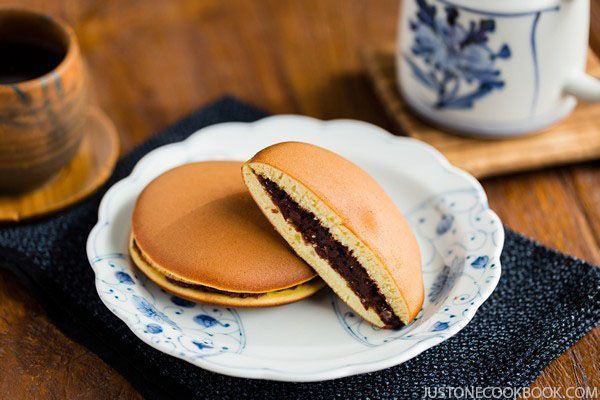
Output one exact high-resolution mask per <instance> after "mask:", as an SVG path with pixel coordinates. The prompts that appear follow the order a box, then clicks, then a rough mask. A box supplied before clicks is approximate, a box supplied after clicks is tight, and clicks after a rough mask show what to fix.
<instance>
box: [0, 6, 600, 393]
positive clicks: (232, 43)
mask: <svg viewBox="0 0 600 400" xmlns="http://www.w3.org/2000/svg"><path fill="white" fill-rule="evenodd" d="M580 1H583V0H580ZM592 3H594V4H593V7H592V21H593V22H592V25H594V26H593V28H592V35H591V42H592V46H593V48H594V49H595V50H596V51H598V50H600V1H596V0H593V1H592ZM5 4H11V5H15V4H17V5H23V4H25V5H27V6H29V7H31V8H34V9H38V10H44V11H46V12H49V13H50V14H53V15H58V16H61V17H62V18H64V19H66V20H67V21H68V22H70V23H71V24H72V25H73V27H74V28H75V30H76V32H77V34H78V36H79V39H80V42H81V47H82V50H83V54H84V56H85V57H86V59H87V62H88V64H89V69H90V74H91V77H92V79H93V81H94V83H95V87H96V92H97V97H98V101H99V103H100V105H101V107H102V108H103V109H104V110H105V111H106V113H107V114H108V115H109V116H110V117H111V118H112V119H113V120H114V122H115V124H116V126H117V128H118V130H119V133H120V136H121V140H122V146H123V150H124V151H127V150H128V149H131V148H132V147H133V146H135V145H136V144H137V143H140V142H141V141H143V140H144V138H145V137H147V136H148V135H150V134H152V133H153V132H156V131H157V130H159V129H160V128H162V127H165V126H167V125H168V124H170V123H171V122H173V121H175V120H177V119H178V118H179V117H181V116H184V115H185V114H187V113H189V112H190V111H192V110H193V109H195V108H197V107H199V106H201V105H203V104H205V103H207V102H209V101H210V100H213V99H215V98H217V97H219V96H220V95H222V94H224V93H229V94H233V95H235V96H238V97H240V98H241V99H244V100H247V101H249V102H251V103H253V104H256V105H258V106H260V107H264V108H265V109H267V110H269V111H270V112H272V113H299V114H306V115H310V116H313V117H317V118H324V119H331V118H355V119H361V120H365V121H369V122H372V123H374V124H377V125H380V126H382V127H384V128H386V129H388V130H392V131H394V130H395V128H394V126H393V125H392V123H391V121H389V120H388V119H387V118H386V116H385V113H384V111H383V109H382V107H381V106H380V105H379V104H378V102H377V100H376V98H375V96H374V94H373V91H372V89H371V87H370V85H369V82H368V80H367V78H366V77H365V75H364V72H363V70H362V67H361V62H360V58H359V49H360V48H361V47H363V46H365V45H373V44H376V43H379V42H381V43H383V42H389V41H390V40H393V39H394V36H395V30H396V20H397V10H398V1H397V0H371V1H368V0H331V1H325V0H298V1H292V0H265V1H262V0H261V1H258V0H255V1H245V0H239V1H232V0H230V1H222V0H204V1H198V0H188V1H185V0H182V1H164V0H145V1H139V0H137V1H136V0H120V1H117V0H114V1H106V0H81V1H70V0H62V1H61V0H20V1H18V2H15V1H12V2H7V1H6V0H0V5H5ZM598 167H599V164H598V163H589V164H584V165H577V166H572V167H565V168H554V169H548V170H544V171H539V172H531V173H523V174H518V175H511V176H506V177H500V178H494V179H487V180H484V181H483V186H484V187H485V190H486V191H487V193H488V196H489V199H490V204H491V207H492V208H493V209H494V210H495V211H496V212H497V213H498V214H499V216H500V218H501V219H502V221H503V222H504V223H505V224H507V225H508V226H509V227H511V228H512V229H514V230H517V231H519V232H522V233H523V234H525V235H528V236H531V237H533V238H535V239H537V240H538V241H540V242H542V243H544V244H546V245H548V246H551V247H555V248H558V249H559V250H561V251H564V252H567V253H570V254H573V255H575V256H577V257H580V258H582V259H585V260H588V261H590V262H592V263H595V264H600V248H599V242H600V168H598ZM534 385H535V386H539V387H546V386H561V387H563V388H566V387H570V386H581V387H598V390H600V329H598V328H597V329H596V330H594V331H592V332H591V333H589V334H588V335H587V336H585V337H584V338H583V339H582V340H580V341H579V342H578V343H577V344H576V345H575V346H573V347H572V348H571V349H569V350H568V351H566V352H565V353H564V354H563V355H562V356H561V357H559V358H558V359H557V360H555V361H554V362H553V363H552V364H550V365H549V366H548V367H547V368H546V370H545V371H544V373H543V374H542V375H541V376H540V377H539V378H538V379H537V380H536V382H535V383H534ZM139 397H140V396H139V394H138V393H137V392H136V391H135V390H134V389H133V388H132V387H131V385H130V384H129V383H128V382H127V381H125V379H123V378H122V377H121V376H120V375H119V374H117V373H116V372H115V371H114V370H112V369H111V368H110V367H108V366H107V365H106V364H105V363H104V362H102V361H101V360H100V359H99V358H98V357H97V356H95V355H94V354H93V353H91V352H90V351H88V350H86V349H85V348H84V347H82V346H80V345H79V344H77V343H75V342H73V341H71V340H70V339H69V338H67V337H65V336H64V335H63V334H62V333H61V332H60V331H58V329H57V328H55V327H54V326H53V325H52V324H51V323H50V322H49V321H48V319H47V317H46V316H45V315H44V312H43V311H42V308H41V306H40V305H39V304H37V303H36V301H35V300H33V298H32V297H31V296H30V294H29V293H28V292H27V290H26V289H25V288H24V287H22V286H21V285H20V284H19V283H18V282H17V281H16V279H15V278H14V277H13V276H12V275H10V274H9V273H7V272H4V271H3V272H0V398H6V399H25V398H27V399H29V398H39V399H46V398H82V399H87V398H89V399H105V398H106V399H108V398H111V399H113V398H118V399H126V398H139Z"/></svg>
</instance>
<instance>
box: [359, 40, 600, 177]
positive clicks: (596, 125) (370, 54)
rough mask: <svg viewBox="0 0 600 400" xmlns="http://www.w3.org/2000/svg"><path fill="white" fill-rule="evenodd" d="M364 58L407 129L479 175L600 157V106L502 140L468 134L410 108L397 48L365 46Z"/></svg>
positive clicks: (594, 70) (599, 70) (597, 66)
mask: <svg viewBox="0 0 600 400" xmlns="http://www.w3.org/2000/svg"><path fill="white" fill-rule="evenodd" d="M363 60H364V63H365V65H366V68H367V72H368V74H369V76H370V78H371V80H372V81H373V84H374V86H375V91H376V93H377V95H378V97H379V99H380V100H381V102H382V103H383V105H384V106H385V108H386V111H387V112H388V113H389V115H390V116H391V117H392V119H393V120H394V121H395V122H396V123H397V124H398V125H399V127H400V128H401V129H402V131H403V133H405V134H406V135H408V136H411V137H414V138H415V139H419V140H422V141H424V142H427V143H429V144H430V145H432V146H433V147H435V148H436V149H438V150H439V151H441V152H442V153H443V154H444V155H445V156H446V157H447V158H448V160H449V161H450V162H451V163H452V164H454V165H456V166H458V167H460V168H462V169H464V170H466V171H468V172H470V173H471V174H473V175H474V176H476V177H484V176H493V175H500V174H506V173H510V172H517V171H526V170H532V169H536V168H542V167H548V166H552V165H560V164H568V163H574V162H581V161H587V160H594V159H597V158H600V104H579V105H578V106H577V107H576V108H575V110H574V111H573V113H572V114H571V115H570V116H569V117H567V118H566V119H565V120H563V121H561V122H559V123H558V124H556V125H554V126H552V127H551V128H549V129H548V130H545V131H543V132H541V133H538V134H533V135H529V136H522V137H518V138H512V139H501V140H490V139H487V140H485V139H473V138H466V137H461V136H456V135H452V134H449V133H446V132H443V131H441V130H439V129H437V128H434V127H432V126H430V125H427V124H426V123H425V122H423V121H422V120H420V119H418V118H417V117H416V116H415V115H413V114H412V113H411V112H410V110H409V108H408V106H407V105H406V104H405V103H404V102H403V100H402V98H401V96H400V94H399V93H398V90H397V86H396V71H395V68H396V67H395V50H394V47H393V46H388V47H385V48H377V49H366V50H364V51H363ZM588 71H589V72H590V73H591V74H592V75H594V76H599V75H600V62H599V61H598V58H597V57H596V56H595V55H594V53H593V51H592V50H591V49H590V50H589V57H588Z"/></svg>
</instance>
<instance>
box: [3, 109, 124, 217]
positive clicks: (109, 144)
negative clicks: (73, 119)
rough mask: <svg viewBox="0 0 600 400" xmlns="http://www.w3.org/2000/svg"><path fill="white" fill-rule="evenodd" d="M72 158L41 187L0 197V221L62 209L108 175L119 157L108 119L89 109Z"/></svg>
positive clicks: (95, 186)
mask: <svg viewBox="0 0 600 400" xmlns="http://www.w3.org/2000/svg"><path fill="white" fill-rule="evenodd" d="M84 129H85V132H84V134H83V139H82V141H81V144H80V146H79V150H78V152H77V154H76V155H75V157H74V158H73V160H71V162H70V163H69V164H68V165H67V166H66V167H65V168H63V169H62V170H61V171H60V172H59V173H58V174H57V175H56V176H55V177H54V178H52V179H51V180H50V181H49V182H48V183H46V184H45V185H44V186H42V187H40V188H38V189H35V190H33V191H31V192H28V193H24V194H20V195H15V196H0V222H16V221H22V220H24V219H29V218H34V217H39V216H42V215H45V214H48V213H51V212H54V211H58V210H60V209H63V208H65V207H67V206H70V205H71V204H73V203H75V202H77V201H79V200H81V199H83V198H85V197H86V196H88V195H89V194H91V193H92V192H93V191H94V190H96V189H97V188H98V187H99V186H100V185H102V184H103V183H104V182H105V181H106V180H107V179H108V177H109V176H110V175H111V173H112V171H113V168H114V167H115V164H116V162H117V158H118V156H119V137H118V135H117V130H116V129H115V127H114V125H113V123H112V121H111V120H110V119H109V118H108V117H107V116H106V115H105V114H104V113H103V112H102V111H100V109H97V108H91V109H90V111H89V114H88V118H87V121H86V122H85V125H84Z"/></svg>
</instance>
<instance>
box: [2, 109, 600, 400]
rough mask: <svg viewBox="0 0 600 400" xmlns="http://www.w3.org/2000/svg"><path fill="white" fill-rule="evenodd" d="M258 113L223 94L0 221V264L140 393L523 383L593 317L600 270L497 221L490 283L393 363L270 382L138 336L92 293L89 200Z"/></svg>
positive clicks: (240, 393) (410, 392) (318, 392)
mask: <svg viewBox="0 0 600 400" xmlns="http://www.w3.org/2000/svg"><path fill="white" fill-rule="evenodd" d="M265 115H266V114H265V113H264V112H262V111H259V110H257V109H255V108H252V107H250V106H248V105H245V104H243V103H240V102H238V101H236V100H234V99H230V98H225V99H222V100H220V101H217V102H215V103H213V104H210V105H208V106H206V107H205V108H203V109H201V110H199V111H197V112H195V113H193V114H192V115H190V116H189V117H187V118H185V119H183V120H181V121H179V122H177V123H176V124H174V125H173V126H171V127H169V128H167V129H166V130H165V131H164V132H162V133H161V134H159V135H157V136H154V137H152V138H151V139H150V140H148V141H147V142H146V143H144V144H142V145H141V146H140V147H138V148H137V149H136V150H134V151H133V152H131V153H130V154H129V155H127V156H126V157H124V158H123V159H122V160H121V161H120V162H119V164H118V165H117V168H116V170H115V172H114V174H113V176H112V177H111V179H110V180H109V182H108V183H107V184H106V185H105V186H104V188H103V189H101V190H99V191H98V192H97V193H96V194H95V195H93V196H92V197H90V198H89V199H87V200H85V201H84V202H82V203H80V204H78V205H76V206H74V207H72V208H70V209H68V210H66V211H63V212H61V213H59V214H56V215H53V216H50V217H47V218H44V219H40V220H37V221H33V222H29V223H24V224H21V225H12V226H3V227H0V263H1V265H2V266H3V267H6V268H9V269H11V270H12V271H14V272H15V273H16V274H17V275H18V276H19V277H20V278H22V280H23V282H25V284H27V285H28V286H29V287H30V288H31V290H32V291H33V293H34V294H35V295H36V296H37V297H38V298H39V300H40V301H41V303H42V304H43V305H44V307H45V308H46V310H47V312H48V314H49V315H50V317H51V318H52V320H53V321H54V322H55V323H56V324H57V325H58V326H59V327H60V328H61V329H62V330H63V331H64V332H65V333H67V334H68V335H69V336H70V337H72V338H73V339H75V340H77V341H78V342H80V343H82V344H84V345H85V346H87V347H88V348H90V349H91V350H92V351H94V352H95V353H96V354H98V355H99V356H100V357H101V358H102V359H103V360H105V361H106V362H107V363H108V364H110V365H111V366H113V367H114V368H115V369H117V370H118V371H119V372H120V373H121V374H123V375H124V376H125V377H126V378H127V379H129V380H130V382H131V383H132V384H133V385H134V386H135V387H136V388H137V389H138V390H139V391H140V392H141V393H142V394H143V395H144V396H145V397H148V398H163V397H172V398H191V397H195V398H216V399H221V400H226V399H244V398H260V399H312V400H316V399H333V398H336V399H367V398H369V399H379V398H381V399H392V398H395V399H421V398H427V397H429V396H432V395H433V394H435V393H436V392H434V390H435V388H443V387H447V386H451V387H467V388H469V387H481V388H483V387H521V386H528V385H530V384H531V382H533V380H534V379H535V378H536V377H537V376H538V375H539V374H540V372H541V371H542V369H543V368H544V367H545V366H546V365H547V364H548V363H549V362H550V361H552V360H553V359H554V358H556V357H557V356H558V355H560V354H561V353H562V352H563V351H565V349H567V348H568V347H569V346H571V345H572V344H573V343H575V341H577V340H578V339H579V338H581V337H582V336H583V335H584V334H585V333H586V332H588V331H589V330H590V329H591V328H592V327H594V326H595V325H597V324H598V323H599V321H600V269H598V268H596V267H594V266H592V265H589V264H587V263H585V262H583V261H580V260H577V259H575V258H572V257H569V256H566V255H563V254H560V253H557V252H556V251H553V250H550V249H547V248H545V247H543V246H541V245H540V244H537V243H535V242H533V241H531V240H529V239H526V238H524V237H523V236H520V235H519V234H517V233H514V232H512V231H510V230H507V235H506V243H505V246H504V252H503V254H502V267H503V272H502V277H501V279H500V283H499V284H498V287H497V288H496V290H495V291H494V293H493V294H492V296H491V297H490V298H489V299H488V300H487V301H486V302H485V304H484V305H483V306H482V307H481V309H480V310H479V311H478V312H477V315H476V316H475V318H474V319H473V320H472V321H471V323H470V324H469V325H468V326H467V327H466V328H465V329H463V330H462V331H461V332H460V333H458V334H457V335H456V336H454V337H453V338H451V339H449V340H447V341H445V342H444V343H442V344H440V345H438V346H436V347H434V348H432V349H430V350H428V351H426V352H425V353H423V354H421V355H420V356H418V357H416V358H415V359H412V360H410V361H408V362H406V363H404V364H402V365H399V366H397V367H393V368H389V369H387V370H384V371H380V372H374V373H370V374H365V375H360V376H353V377H348V378H343V379H337V380H334V381H327V382H318V383H301V384H294V383H283V382H270V381H260V380H249V379H239V378H231V377H227V376H223V375H218V374H214V373H211V372H208V371H205V370H202V369H200V368H198V367H195V366H193V365H191V364H188V363H186V362H184V361H181V360H179V359H176V358H173V357H171V356H168V355H165V354H163V353H160V352H158V351H156V350H154V349H153V348H151V347H149V346H147V345H145V344H144V343H142V342H141V341H140V340H139V339H137V338H136V337H135V336H134V335H133V334H132V333H131V332H130V331H129V329H128V328H127V327H126V326H125V324H124V323H122V322H121V321H120V320H119V319H118V318H117V317H115V316H114V315H113V314H112V313H111V312H110V311H109V310H108V309H107V308H106V307H105V306H104V305H103V304H102V303H101V301H100V299H99V298H98V295H97V294H96V289H95V286H94V275H93V273H92V269H91V267H90V265H89V263H88V261H87V256H86V252H85V242H86V239H87V236H88V233H89V232H90V230H91V228H92V226H93V225H94V224H95V223H96V219H97V210H98V204H99V202H100V199H101V198H102V196H103V194H104V192H105V191H106V189H107V188H109V187H110V186H111V185H112V184H114V183H115V182H116V181H118V180H120V179H122V178H124V177H125V176H127V175H128V174H129V173H130V171H131V169H132V168H133V166H134V165H135V163H136V162H137V161H138V160H139V159H140V158H141V157H142V156H143V155H144V154H146V153H147V152H148V151H150V150H152V149H154V148H156V147H158V146H161V145H164V144H167V143H172V142H177V141H180V140H183V139H185V138H186V137H187V136H189V135H190V134H191V133H193V132H195V131H196V130H198V129H199V128H202V127H205V126H208V125H211V124H215V123H219V122H225V121H254V120H256V119H259V118H262V117H264V116H265ZM574 240H577V238H574ZM426 387H428V388H429V392H426V391H425V388H426ZM463 392H464V391H463ZM463 392H461V391H457V392H454V395H456V396H458V395H460V394H461V393H463ZM488 393H489V392H488ZM505 393H506V394H507V396H506V397H508V398H511V397H512V396H511V395H510V394H511V393H510V391H506V392H505ZM427 394H429V396H427ZM466 394H468V393H466ZM468 397H469V396H464V397H462V398H468ZM438 398H439V396H438ZM496 398H499V397H496Z"/></svg>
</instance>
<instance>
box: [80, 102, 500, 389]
mask: <svg viewBox="0 0 600 400" xmlns="http://www.w3.org/2000/svg"><path fill="white" fill-rule="evenodd" d="M282 120H295V121H301V122H310V123H312V124H317V125H327V126H330V125H335V124H352V125H360V126H361V127H362V128H365V129H366V130H369V133H368V134H369V135H373V136H374V137H375V136H379V139H383V140H386V141H389V142H396V143H400V142H405V143H411V145H416V146H417V147H419V148H420V149H421V150H423V151H424V152H425V153H427V154H428V155H429V156H431V157H432V159H433V160H435V162H437V163H438V164H439V165H440V167H441V168H442V169H443V170H446V171H447V172H449V173H451V174H452V175H455V176H457V177H459V178H461V179H462V180H464V181H466V184H467V185H466V186H467V187H469V188H470V189H474V190H475V192H476V193H477V198H478V200H479V201H480V202H481V204H482V205H483V206H484V207H485V213H486V214H487V215H488V216H489V217H490V218H492V219H493V220H495V221H496V223H498V226H499V228H500V229H499V231H498V232H499V236H498V238H497V245H496V247H495V249H494V254H493V256H494V257H495V258H496V259H497V260H498V268H497V269H496V274H495V275H494V276H493V279H492V280H491V281H490V282H489V284H488V285H487V286H485V287H482V289H483V290H482V291H481V292H480V296H479V297H478V298H477V299H476V300H475V304H474V305H473V307H472V308H470V309H469V311H468V312H467V313H466V314H464V315H463V316H462V318H461V319H460V320H459V321H457V322H456V323H455V324H453V325H452V326H451V327H450V328H449V329H448V330H447V331H445V332H444V335H443V336H441V335H440V336H432V337H430V338H428V339H426V340H423V341H420V342H417V343H416V344H414V345H413V346H412V347H410V348H408V349H406V350H404V351H402V352H400V353H399V354H393V355H391V356H390V357H388V358H384V359H381V360H373V361H369V362H362V363H354V364H350V365H343V366H340V367H336V368H329V369H324V370H311V371H309V372H306V373H299V372H293V373H290V372H282V371H280V370H276V369H271V368H253V369H249V368H248V367H245V366H239V367H236V366H231V365H225V366H224V365H220V364H218V363H214V362H204V361H205V359H203V358H196V359H195V360H194V361H191V360H188V359H186V358H185V357H181V356H179V355H177V354H175V352H171V351H169V350H168V349H164V348H158V347H157V346H156V345H155V344H153V343H151V342H150V341H149V340H147V337H145V336H143V335H142V333H141V332H140V331H138V330H136V329H134V328H133V326H132V324H129V323H128V322H127V319H126V317H125V316H123V315H120V313H119V312H118V311H113V310H111V308H110V306H109V303H108V302H107V301H106V300H105V299H104V297H103V296H102V295H101V294H100V293H98V294H99V297H100V299H101V300H102V302H103V303H104V304H105V305H106V307H107V308H108V309H109V311H110V312H112V313H114V314H115V315H116V316H117V317H118V318H119V319H121V320H122V321H123V322H124V323H125V324H126V325H127V326H128V328H129V329H130V330H131V331H132V332H133V333H134V334H135V335H136V336H137V337H138V338H139V339H140V340H142V341H143V342H144V343H146V344H148V345H149V346H151V347H153V348H155V349H157V350H159V351H161V352H164V353H167V354H170V355H172V356H174V357H177V358H180V359H183V360H186V361H188V362H190V363H192V364H194V365H197V366H200V367H202V368H205V369H207V370H210V371H213V372H217V373H221V374H225V375H230V376H235V377H242V378H254V379H269V380H276V381H292V382H313V381H322V380H330V379H336V378H341V377H345V376H349V375H355V374H361V373H368V372H373V371H378V370H381V369H384V368H389V367H392V366H395V365H398V364H401V363H403V362H405V361H407V360H409V359H411V358H414V357H416V356H417V355H419V354H421V353H422V352H423V351H425V350H427V349H430V348H432V347H434V346H436V345H437V344H439V343H441V342H443V341H445V340H447V339H449V338H450V337H452V336H454V335H455V334H456V333H458V332H459V331H460V330H462V329H463V328H464V327H465V326H466V325H467V324H468V323H469V322H470V321H471V320H472V318H473V317H474V316H475V314H476V312H477V310H478V309H479V307H480V306H481V305H482V304H483V303H484V302H485V301H486V300H487V299H488V298H489V296H490V295H491V294H492V292H493V291H494V289H495V287H496V286H497V284H498V281H499V279H500V275H501V265H500V261H499V258H500V254H501V252H502V248H503V244H504V230H503V226H502V224H501V221H500V219H499V218H498V216H497V215H496V214H495V213H494V211H492V210H491V209H490V208H489V206H488V200H487V195H486V193H485V191H484V189H483V187H482V186H481V184H480V183H479V182H478V181H477V179H475V178H474V177H473V176H472V175H470V174H469V173H467V172H465V171H463V170H461V169H460V168H458V167H456V166H454V165H452V164H451V163H450V162H449V161H448V160H447V159H446V157H444V156H443V155H442V154H441V153H440V152H439V151H438V150H436V149H435V148H433V147H432V146H430V145H428V144H426V143H423V142H421V141H419V140H416V139H412V138H408V137H399V136H395V135H392V134H390V133H389V132H387V131H386V130H384V129H383V128H380V127H378V126H376V125H373V124H371V123H368V122H364V121H358V120H353V119H334V120H327V121H323V120H320V119H317V118H312V117H307V116H302V115H295V114H281V115H274V116H268V117H265V118H262V119H259V120H257V121H254V122H237V121H235V122H223V123H218V124H214V125H209V126H206V127H204V128H201V129H199V130H197V131H195V132H194V133H192V134H191V135H190V136H189V137H188V138H186V139H185V140H183V141H180V142H174V143H169V144H166V145H163V146H159V147H157V148H155V149H153V150H151V151H150V152H148V153H147V154H145V155H144V156H143V157H142V158H141V159H140V160H138V162H137V163H136V165H135V166H134V168H133V169H132V171H131V173H130V174H129V175H128V176H126V177H125V178H123V179H121V180H119V181H117V182H116V183H115V184H114V185H113V186H112V187H111V188H109V189H108V190H107V192H106V193H105V194H104V196H103V198H102V200H101V202H100V206H99V208H98V222H97V223H96V225H95V226H94V227H93V228H92V230H91V231H90V234H89V237H88V240H87V243H86V250H87V254H88V260H89V262H90V264H91V266H92V269H93V270H94V272H95V275H96V281H95V283H96V290H97V291H98V292H99V290H100V288H99V280H98V273H97V271H96V267H95V265H94V263H93V259H94V258H93V257H92V256H91V254H93V252H94V249H92V247H93V239H94V238H95V236H97V235H98V234H99V232H100V231H101V230H102V229H103V227H105V226H106V220H107V216H106V215H105V214H106V213H107V210H106V208H107V207H108V200H109V199H110V197H111V196H112V195H114V193H115V192H119V190H120V189H121V187H123V186H124V185H126V184H127V183H128V181H130V180H132V178H133V177H134V176H135V175H136V174H137V173H139V171H140V170H141V169H142V167H143V165H144V164H145V163H147V162H148V160H150V159H151V158H152V157H155V156H156V154H159V153H161V152H164V151H167V150H168V149H169V148H178V147H181V146H184V145H185V144H187V143H190V142H193V141H196V140H201V138H202V137H203V136H206V134H208V133H210V132H211V131H216V130H220V129H222V130H227V128H235V129H239V128H243V129H258V128H260V126H261V125H263V124H272V123H280V122H281V121H282ZM199 138H200V139H199ZM392 344H393V343H392V342H390V343H387V344H385V345H383V346H392ZM366 351H367V350H366ZM207 358H209V357H207Z"/></svg>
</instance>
